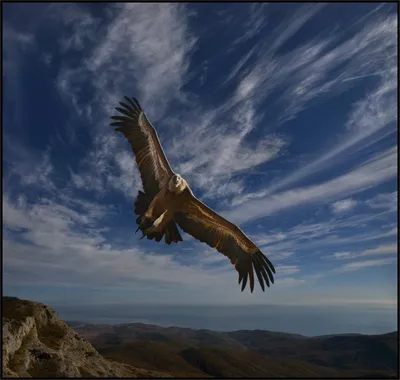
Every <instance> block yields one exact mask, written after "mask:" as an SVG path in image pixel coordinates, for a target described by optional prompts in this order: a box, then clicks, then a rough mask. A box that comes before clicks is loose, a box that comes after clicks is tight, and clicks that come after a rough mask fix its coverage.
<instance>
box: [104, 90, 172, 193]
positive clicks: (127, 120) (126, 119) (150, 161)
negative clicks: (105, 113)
mask: <svg viewBox="0 0 400 380" xmlns="http://www.w3.org/2000/svg"><path fill="white" fill-rule="evenodd" d="M125 99H126V103H123V102H120V103H119V104H120V105H121V106H122V108H121V107H117V108H116V110H117V111H119V112H120V113H121V114H122V115H120V116H111V119H113V120H114V122H113V123H111V125H112V126H114V127H118V128H116V129H115V130H116V131H119V132H122V133H123V134H124V136H125V137H126V139H127V140H128V141H129V143H130V145H131V148H132V151H133V153H134V155H135V158H136V163H137V165H138V168H139V172H140V177H141V178H142V183H143V189H144V191H145V193H146V195H148V196H149V197H151V199H152V198H153V197H154V196H155V195H156V194H157V193H158V192H159V191H160V190H161V189H162V188H163V187H164V185H165V184H166V183H167V181H168V180H169V179H170V178H171V177H172V176H173V175H174V173H173V171H172V169H171V166H170V164H169V162H168V160H167V157H166V156H165V153H164V151H163V149H162V147H161V144H160V140H159V139H158V135H157V132H156V130H155V129H154V127H153V126H152V125H151V123H150V121H149V120H148V119H147V117H146V115H145V113H144V112H143V110H142V107H141V106H140V104H139V102H138V101H137V100H136V99H135V98H128V97H127V96H125Z"/></svg>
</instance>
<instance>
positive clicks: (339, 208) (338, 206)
mask: <svg viewBox="0 0 400 380" xmlns="http://www.w3.org/2000/svg"><path fill="white" fill-rule="evenodd" d="M356 204H357V201H355V200H354V199H342V200H340V201H336V202H334V203H332V211H333V212H334V213H343V212H347V211H350V210H352V209H353V208H354V207H356Z"/></svg>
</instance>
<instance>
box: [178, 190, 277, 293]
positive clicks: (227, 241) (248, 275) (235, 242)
mask: <svg viewBox="0 0 400 380" xmlns="http://www.w3.org/2000/svg"><path fill="white" fill-rule="evenodd" d="M174 219H175V221H176V222H177V223H178V225H179V227H181V228H182V230H183V231H185V232H186V233H188V234H190V235H192V236H193V237H194V238H196V239H197V240H200V241H201V242H203V243H207V244H208V245H209V246H210V247H212V248H216V249H217V250H218V251H219V252H221V253H222V254H224V255H225V256H227V257H228V258H229V259H230V260H231V263H232V264H233V265H234V266H235V268H236V270H237V271H238V272H239V284H240V283H241V282H242V281H243V282H242V291H243V289H244V288H245V287H246V284H247V279H249V282H250V291H251V292H253V289H254V272H253V268H254V270H255V272H256V275H257V277H258V281H259V282H260V286H261V289H262V290H263V291H265V286H264V282H265V284H266V285H267V286H270V282H271V283H274V277H273V274H272V272H273V273H275V268H274V266H273V265H272V263H271V262H270V261H269V260H268V258H267V257H266V256H265V255H264V254H263V253H262V252H261V251H260V250H259V249H258V248H257V246H256V245H255V244H254V243H253V242H252V241H251V240H250V239H249V238H248V237H247V236H246V235H245V234H244V233H243V232H242V230H241V229H240V228H239V227H238V226H236V225H235V224H233V223H230V222H228V221H227V220H226V219H224V218H223V217H222V216H220V215H218V214H217V213H216V212H215V211H213V210H211V209H210V208H209V207H207V206H206V205H205V204H204V203H202V202H201V201H200V200H198V199H197V198H196V197H195V196H193V195H190V198H189V199H188V201H186V202H184V204H183V205H182V208H181V209H180V210H179V211H177V212H176V213H175V216H174Z"/></svg>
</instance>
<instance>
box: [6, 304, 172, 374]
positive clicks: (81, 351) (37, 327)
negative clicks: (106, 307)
mask: <svg viewBox="0 0 400 380" xmlns="http://www.w3.org/2000/svg"><path fill="white" fill-rule="evenodd" d="M2 314H3V321H2V322H3V374H2V375H3V376H7V377H53V378H54V377H90V376H93V377H171V376H169V375H168V374H165V373H160V372H156V371H149V370H143V369H139V368H135V367H132V366H130V365H127V364H123V363H119V362H114V361H110V360H106V359H104V358H103V357H102V356H101V355H100V354H99V353H98V352H97V351H96V350H95V349H94V348H93V347H92V345H91V344H90V343H89V342H87V341H86V340H85V339H83V338H82V337H81V336H80V335H78V334H77V333H76V332H75V331H74V330H73V329H71V328H70V327H69V326H68V325H67V324H66V323H65V322H63V321H61V320H60V319H59V318H58V316H57V314H56V312H55V311H54V310H53V309H51V308H49V307H48V306H46V305H43V304H41V303H37V302H31V301H26V300H21V299H18V298H14V297H3V298H2Z"/></svg>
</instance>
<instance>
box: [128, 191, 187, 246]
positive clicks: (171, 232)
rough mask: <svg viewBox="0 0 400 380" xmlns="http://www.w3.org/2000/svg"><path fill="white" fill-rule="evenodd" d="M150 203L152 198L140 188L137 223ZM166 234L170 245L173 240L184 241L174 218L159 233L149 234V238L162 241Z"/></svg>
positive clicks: (167, 242) (166, 239) (136, 212)
mask: <svg viewBox="0 0 400 380" xmlns="http://www.w3.org/2000/svg"><path fill="white" fill-rule="evenodd" d="M150 203H151V199H150V198H149V197H148V196H147V195H146V194H145V193H144V192H143V191H140V190H139V192H138V196H137V198H136V201H135V214H136V215H138V218H137V219H136V223H137V224H138V225H139V224H140V222H141V220H142V217H143V215H144V214H145V213H146V211H147V209H148V208H149V206H150ZM164 235H165V243H166V244H168V245H170V244H171V243H172V242H174V243H178V242H180V241H183V239H182V236H181V234H180V233H179V230H178V228H177V226H176V224H175V222H174V221H173V220H172V221H170V222H168V224H167V226H166V228H165V230H164V231H162V232H160V233H157V234H151V235H148V236H147V238H148V239H151V240H153V239H154V240H155V241H157V242H159V241H161V239H162V238H163V236H164Z"/></svg>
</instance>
